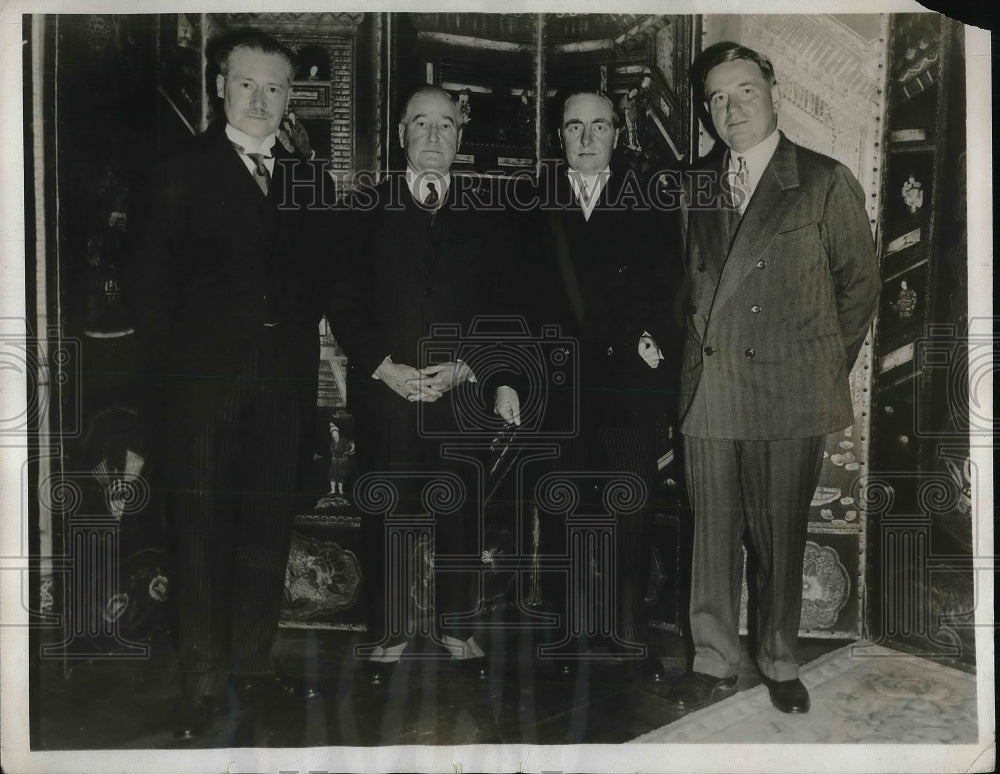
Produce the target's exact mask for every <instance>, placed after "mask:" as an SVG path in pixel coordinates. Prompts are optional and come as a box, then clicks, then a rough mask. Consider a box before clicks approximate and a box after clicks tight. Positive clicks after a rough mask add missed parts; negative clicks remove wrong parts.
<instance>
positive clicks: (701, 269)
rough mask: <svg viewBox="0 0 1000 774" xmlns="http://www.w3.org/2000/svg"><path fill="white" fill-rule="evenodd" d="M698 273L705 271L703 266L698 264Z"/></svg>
mask: <svg viewBox="0 0 1000 774" xmlns="http://www.w3.org/2000/svg"><path fill="white" fill-rule="evenodd" d="M698 271H705V264H703V263H699V264H698Z"/></svg>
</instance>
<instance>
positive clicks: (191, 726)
mask: <svg viewBox="0 0 1000 774" xmlns="http://www.w3.org/2000/svg"><path fill="white" fill-rule="evenodd" d="M217 707H218V702H217V701H216V700H215V698H214V697H212V696H208V695H206V694H201V695H198V696H184V697H183V698H182V699H181V700H180V701H179V702H178V703H177V706H176V707H175V708H174V737H175V738H177V739H197V738H199V737H202V736H204V735H205V732H206V731H208V727H209V725H211V723H212V717H213V715H215V711H216V708H217Z"/></svg>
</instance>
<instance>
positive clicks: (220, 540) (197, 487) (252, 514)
mask: <svg viewBox="0 0 1000 774" xmlns="http://www.w3.org/2000/svg"><path fill="white" fill-rule="evenodd" d="M285 371H286V369H285V368H284V367H283V364H282V361H281V358H280V353H278V352H276V351H274V350H273V349H272V348H271V347H269V346H267V344H265V345H264V346H263V347H262V348H261V349H260V350H258V351H257V352H255V353H254V354H253V355H252V357H251V359H250V363H249V365H248V367H247V369H246V371H245V372H244V374H243V375H242V376H241V377H239V378H238V379H236V380H234V384H233V388H232V390H230V391H229V392H228V394H227V395H226V397H225V399H224V400H222V402H221V403H220V405H219V406H217V408H216V411H215V413H214V414H213V415H212V416H211V417H210V418H209V419H208V421H207V422H206V423H205V424H204V425H203V427H202V429H201V430H200V432H198V433H197V434H196V435H195V436H194V438H192V439H191V440H190V441H189V442H183V443H179V444H174V446H173V451H172V453H170V454H169V455H168V457H167V460H166V462H165V465H167V466H169V467H170V470H169V472H168V476H169V479H170V481H171V482H172V486H173V489H172V490H171V491H169V492H168V493H167V497H168V508H169V513H170V517H171V521H172V525H173V530H174V535H175V539H176V569H177V572H176V582H175V588H176V599H177V611H178V626H179V637H180V657H181V659H180V660H181V671H182V675H183V678H184V688H185V691H187V692H189V693H195V694H198V693H218V692H219V691H220V690H221V689H222V687H223V684H224V681H225V679H226V675H227V672H232V674H234V675H237V676H252V675H267V674H271V673H272V672H273V663H272V657H271V649H272V646H273V644H274V640H275V636H276V634H277V625H278V617H279V612H280V606H281V599H282V593H283V588H284V577H285V566H286V564H287V560H288V551H289V547H290V543H291V535H292V526H293V523H294V518H295V514H294V506H293V496H294V492H295V485H296V479H297V473H298V468H299V462H300V454H301V441H302V438H303V437H304V433H305V431H306V425H307V424H308V419H309V416H310V413H309V412H310V410H311V405H310V404H309V401H308V399H307V398H304V396H303V388H302V385H301V384H295V383H293V382H292V381H290V380H288V379H287V378H284V377H286V376H287V374H286V373H285Z"/></svg>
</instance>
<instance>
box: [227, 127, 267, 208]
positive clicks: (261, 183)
mask: <svg viewBox="0 0 1000 774" xmlns="http://www.w3.org/2000/svg"><path fill="white" fill-rule="evenodd" d="M230 142H232V140H230ZM233 147H234V148H235V149H236V152H237V153H239V154H241V155H243V156H246V157H247V158H248V159H250V161H252V162H253V179H254V182H255V183H257V187H258V188H260V190H261V191H262V192H263V194H264V196H267V191H268V189H269V188H270V187H271V171H270V170H269V169H268V168H267V164H265V163H264V159H270V158H273V156H270V155H268V154H266V153H247V152H246V151H244V150H243V146H242V145H240V144H239V143H236V142H233Z"/></svg>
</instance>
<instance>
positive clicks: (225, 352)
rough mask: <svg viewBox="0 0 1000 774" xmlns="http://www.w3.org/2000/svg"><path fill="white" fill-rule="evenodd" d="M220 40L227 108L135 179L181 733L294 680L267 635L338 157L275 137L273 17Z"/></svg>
mask: <svg viewBox="0 0 1000 774" xmlns="http://www.w3.org/2000/svg"><path fill="white" fill-rule="evenodd" d="M213 48H214V50H215V51H216V52H217V55H218V56H217V58H216V64H217V66H218V67H219V71H220V72H219V75H218V76H217V78H216V87H217V91H218V96H219V97H220V98H222V100H223V107H224V116H220V120H218V121H216V122H215V123H214V124H213V125H212V126H211V127H209V129H208V130H207V131H206V132H205V133H204V134H202V135H199V136H198V137H195V138H192V141H191V142H190V143H189V144H188V145H187V146H186V147H184V148H182V149H181V150H179V151H177V152H175V153H173V154H171V155H170V156H168V157H167V158H165V159H164V160H162V161H161V162H159V163H158V164H156V165H154V167H153V170H152V172H151V173H150V174H149V176H148V177H147V178H146V179H145V180H142V181H140V185H138V186H137V187H136V199H137V201H136V203H135V206H134V207H133V209H132V211H131V214H130V218H129V220H130V224H129V231H130V239H131V242H132V244H131V247H130V261H129V264H128V266H127V268H126V276H125V280H126V283H127V293H128V297H129V299H130V302H131V305H132V313H133V319H134V323H135V328H136V331H137V333H138V334H139V336H141V337H142V339H143V344H144V350H145V352H146V354H147V355H148V357H149V361H150V367H149V369H148V370H147V373H151V374H153V375H154V376H155V377H156V379H157V382H158V384H157V385H155V386H154V385H151V391H153V390H154V389H155V391H156V392H157V393H158V394H159V395H160V396H161V400H160V405H159V406H155V407H151V408H152V409H153V411H151V412H150V413H151V414H152V416H153V417H155V419H156V420H158V422H159V423H160V424H161V425H162V427H160V428H159V429H158V436H159V437H161V438H163V439H164V443H163V447H162V448H161V450H160V455H159V458H158V464H159V470H160V473H161V476H160V479H159V482H158V483H159V484H160V485H161V486H162V489H163V490H164V492H165V495H166V501H167V509H168V515H169V517H170V520H171V528H172V531H173V535H174V538H175V552H176V573H175V576H174V578H173V579H172V589H173V591H174V598H175V599H176V600H177V611H178V628H179V639H180V651H181V652H180V665H181V672H182V678H183V679H182V683H183V689H182V690H183V698H182V701H181V704H180V706H179V707H178V709H177V711H176V713H175V729H174V730H175V733H176V735H177V736H178V737H181V738H194V737H198V736H201V735H202V734H204V733H205V732H206V731H207V729H208V728H209V725H210V722H211V717H212V714H213V711H214V709H216V708H217V707H218V700H219V699H220V698H221V697H222V695H223V693H224V691H225V689H226V688H227V683H228V687H229V688H230V690H229V695H233V696H235V697H236V698H237V699H238V700H239V702H240V706H247V705H253V704H259V703H260V701H259V700H260V699H264V700H266V702H267V703H268V704H272V703H273V700H274V699H277V698H281V697H289V696H292V695H294V694H295V693H296V691H297V690H298V689H297V687H296V686H295V685H293V684H292V683H290V682H289V681H287V680H284V679H281V678H278V677H276V676H275V672H274V665H273V663H272V657H271V646H272V644H273V642H274V638H275V634H276V631H277V624H278V611H279V607H280V602H281V594H282V587H283V580H284V576H285V564H286V561H287V558H288V550H289V544H290V541H291V532H292V523H293V519H294V512H293V504H292V497H293V494H294V491H295V484H296V478H297V472H298V468H299V462H300V456H301V451H302V445H303V444H302V440H303V439H304V438H305V437H306V436H305V433H306V432H307V431H308V428H309V427H310V426H311V418H312V413H311V412H312V408H313V407H314V406H315V402H316V380H317V371H318V362H319V336H318V326H319V320H320V317H321V315H322V312H323V308H324V305H325V301H326V299H325V298H324V294H323V288H324V287H325V286H326V285H327V282H326V279H325V277H324V276H323V274H324V270H323V265H324V264H323V263H321V262H320V257H321V256H323V255H324V251H323V250H321V249H319V246H318V245H317V244H316V241H318V236H319V232H318V231H316V230H315V225H316V221H317V218H318V219H319V221H320V222H327V221H326V218H329V215H327V216H326V218H324V217H323V216H322V215H321V214H318V213H316V214H314V213H312V212H310V210H312V209H316V208H320V207H322V204H323V194H322V190H317V188H319V189H322V186H323V183H322V181H323V179H324V173H323V172H322V171H321V170H320V169H319V168H318V167H311V166H307V167H306V168H303V167H302V166H301V165H297V164H296V163H295V161H294V160H292V159H291V158H290V157H288V156H287V154H283V153H282V147H281V145H280V143H277V142H276V141H275V139H276V138H275V132H276V130H277V128H278V123H279V121H280V120H281V117H282V116H283V115H284V112H285V106H286V104H287V101H288V95H289V90H290V86H291V79H292V69H293V66H292V54H291V52H290V51H289V50H288V49H287V48H285V47H284V46H282V45H281V44H279V43H278V42H277V41H275V40H273V39H271V38H270V37H268V36H266V35H264V34H262V33H259V32H247V33H242V34H237V35H233V36H229V37H227V38H224V39H222V40H221V41H220V40H217V41H215V42H214V43H213ZM309 173H311V176H310V174H309ZM292 175H294V179H295V185H294V186H292V185H290V184H289V183H290V176H292ZM306 180H308V181H311V182H309V183H307V182H304V181H306ZM288 191H292V193H293V194H294V200H292V199H290V198H289V197H288V196H286V194H287V193H288ZM327 198H329V197H327ZM310 236H313V237H316V238H315V239H311V238H309V237H310Z"/></svg>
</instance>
